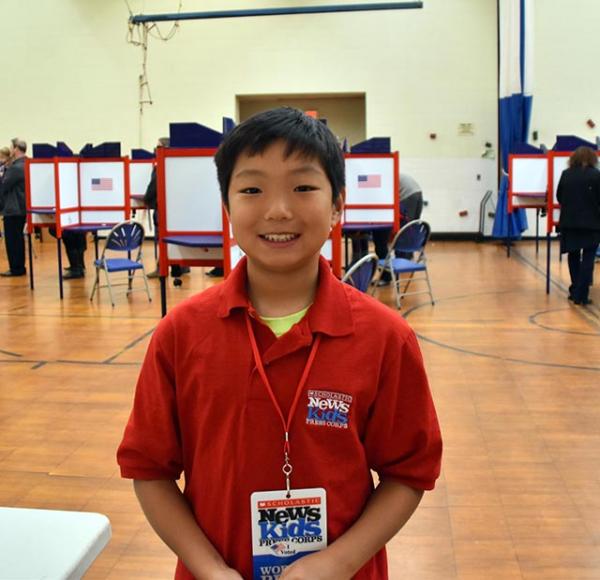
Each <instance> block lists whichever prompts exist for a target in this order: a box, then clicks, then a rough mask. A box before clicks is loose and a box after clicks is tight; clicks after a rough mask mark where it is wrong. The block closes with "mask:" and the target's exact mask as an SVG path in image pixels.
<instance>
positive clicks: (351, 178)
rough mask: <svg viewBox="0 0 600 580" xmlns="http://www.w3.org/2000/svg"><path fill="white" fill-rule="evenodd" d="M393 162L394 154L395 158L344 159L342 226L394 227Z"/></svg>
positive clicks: (395, 169) (395, 195)
mask: <svg viewBox="0 0 600 580" xmlns="http://www.w3.org/2000/svg"><path fill="white" fill-rule="evenodd" d="M396 161H397V154H396V156H395V157H361V156H356V157H346V159H345V166H346V199H345V209H344V212H343V214H342V224H353V223H355V224H356V223H390V224H393V223H395V221H396V220H395V216H396V212H397V211H398V208H396V206H397V204H398V203H397V199H398V198H397V192H396V189H397V177H398V176H397V175H396V174H397V171H398V170H397V166H396ZM353 206H356V207H353ZM365 206H368V207H365ZM377 206H384V207H381V208H379V207H377ZM385 206H387V207H385Z"/></svg>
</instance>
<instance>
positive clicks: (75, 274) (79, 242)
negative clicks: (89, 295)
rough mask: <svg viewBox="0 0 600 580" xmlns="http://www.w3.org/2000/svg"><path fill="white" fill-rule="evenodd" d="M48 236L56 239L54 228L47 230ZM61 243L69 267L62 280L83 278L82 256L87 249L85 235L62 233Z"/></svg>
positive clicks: (69, 232)
mask: <svg viewBox="0 0 600 580" xmlns="http://www.w3.org/2000/svg"><path fill="white" fill-rule="evenodd" d="M48 229H49V232H50V235H51V236H53V237H56V228H55V227H51V228H48ZM62 241H63V244H64V246H65V251H66V252H67V259H68V260H69V265H68V266H67V267H66V268H65V271H64V273H63V280H75V279H77V278H83V277H84V276H85V261H84V258H83V255H84V253H85V251H86V249H87V234H85V232H71V231H69V230H63V231H62Z"/></svg>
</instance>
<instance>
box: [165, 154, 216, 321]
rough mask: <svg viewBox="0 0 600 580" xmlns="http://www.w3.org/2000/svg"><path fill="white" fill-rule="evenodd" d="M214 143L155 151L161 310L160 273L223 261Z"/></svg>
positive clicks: (214, 264) (211, 264)
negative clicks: (211, 145) (178, 266)
mask: <svg viewBox="0 0 600 580" xmlns="http://www.w3.org/2000/svg"><path fill="white" fill-rule="evenodd" d="M215 152H216V149H214V148H213V149H200V148H186V149H183V148H182V149H172V148H166V149H165V148H160V149H158V151H157V166H156V177H157V193H158V207H159V208H160V210H159V212H158V219H159V232H160V235H159V274H160V280H161V306H162V312H163V315H164V314H165V313H166V288H165V279H166V277H167V275H168V272H169V267H170V266H172V265H174V264H177V265H180V266H213V267H220V266H222V264H223V207H222V204H221V194H220V191H219V182H218V180H217V168H216V167H215V163H214V154H215Z"/></svg>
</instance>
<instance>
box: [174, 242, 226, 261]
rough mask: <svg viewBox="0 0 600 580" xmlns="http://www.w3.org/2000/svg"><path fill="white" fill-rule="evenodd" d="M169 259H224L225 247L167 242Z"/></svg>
mask: <svg viewBox="0 0 600 580" xmlns="http://www.w3.org/2000/svg"><path fill="white" fill-rule="evenodd" d="M167 256H168V258H169V260H222V259H223V248H194V247H190V246H178V245H175V244H167Z"/></svg>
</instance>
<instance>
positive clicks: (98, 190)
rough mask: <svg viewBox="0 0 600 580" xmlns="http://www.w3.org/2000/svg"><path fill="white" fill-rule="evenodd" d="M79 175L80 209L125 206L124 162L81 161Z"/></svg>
mask: <svg viewBox="0 0 600 580" xmlns="http://www.w3.org/2000/svg"><path fill="white" fill-rule="evenodd" d="M79 174H80V181H79V187H80V196H81V208H82V209H83V208H85V207H111V206H117V205H119V206H124V205H125V203H124V200H125V162H123V161H108V162H107V161H90V162H86V161H82V162H81V163H80V166H79Z"/></svg>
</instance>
